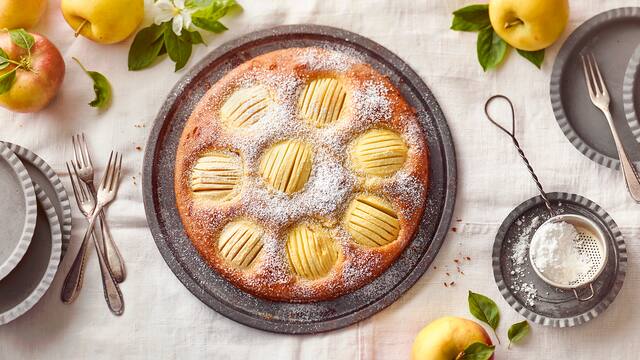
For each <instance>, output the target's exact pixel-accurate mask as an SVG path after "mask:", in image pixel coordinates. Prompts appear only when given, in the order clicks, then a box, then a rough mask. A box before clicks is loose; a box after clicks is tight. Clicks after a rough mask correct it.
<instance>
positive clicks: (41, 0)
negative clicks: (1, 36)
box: [0, 0, 47, 29]
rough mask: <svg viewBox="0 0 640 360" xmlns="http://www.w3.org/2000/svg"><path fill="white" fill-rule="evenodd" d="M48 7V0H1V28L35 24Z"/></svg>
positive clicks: (23, 26) (28, 26) (15, 27)
mask: <svg viewBox="0 0 640 360" xmlns="http://www.w3.org/2000/svg"><path fill="white" fill-rule="evenodd" d="M46 8H47V0H0V29H17V28H30V27H33V26H35V25H36V24H37V23H38V21H39V20H40V17H41V16H42V14H43V13H44V10H45V9H46Z"/></svg>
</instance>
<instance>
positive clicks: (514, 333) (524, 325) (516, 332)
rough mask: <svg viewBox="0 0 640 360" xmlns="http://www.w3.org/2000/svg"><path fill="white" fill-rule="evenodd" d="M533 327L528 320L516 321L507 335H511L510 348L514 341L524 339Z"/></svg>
mask: <svg viewBox="0 0 640 360" xmlns="http://www.w3.org/2000/svg"><path fill="white" fill-rule="evenodd" d="M530 329H531V327H530V326H529V323H528V322H527V320H524V321H521V322H519V323H515V324H513V325H511V327H510V328H509V331H508V332H507V335H508V336H509V346H508V347H509V348H511V344H512V343H517V342H518V341H520V340H522V339H523V338H524V337H525V336H527V335H528V334H529V331H530Z"/></svg>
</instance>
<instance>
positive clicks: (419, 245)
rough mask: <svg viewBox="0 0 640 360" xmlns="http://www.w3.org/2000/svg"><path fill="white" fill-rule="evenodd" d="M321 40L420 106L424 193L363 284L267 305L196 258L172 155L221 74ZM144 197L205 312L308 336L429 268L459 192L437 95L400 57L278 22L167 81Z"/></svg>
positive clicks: (171, 259)
mask: <svg viewBox="0 0 640 360" xmlns="http://www.w3.org/2000/svg"><path fill="white" fill-rule="evenodd" d="M307 46H316V47H327V48H332V49H336V50H342V51H346V52H349V53H351V54H357V56H359V57H361V58H362V59H363V60H364V61H366V62H368V63H369V64H371V65H372V66H373V67H374V68H376V69H377V70H378V71H380V72H381V73H382V74H384V75H386V76H388V77H389V79H390V80H391V81H392V82H393V83H394V84H395V85H396V86H397V87H398V89H399V90H400V91H401V92H402V94H403V95H404V97H405V98H406V99H407V101H408V102H409V103H410V104H411V105H412V106H413V107H414V108H415V109H416V110H417V113H418V117H419V119H420V121H421V123H422V125H423V126H424V129H425V130H426V132H427V134H428V136H427V141H428V146H429V152H430V155H429V156H430V166H429V179H430V184H429V195H428V200H427V205H426V208H425V215H424V216H423V218H422V220H421V224H420V229H419V231H418V233H417V234H416V236H415V238H414V239H413V241H412V242H411V243H410V244H409V245H408V246H407V248H406V249H405V251H404V252H403V253H402V254H401V255H400V257H399V258H398V260H397V261H396V262H395V263H394V264H393V265H392V266H391V267H390V268H389V269H388V270H387V271H386V272H384V273H383V274H382V275H381V276H379V277H378V278H376V279H375V280H374V281H373V282H371V283H370V284H368V285H366V286H364V287H362V288H361V289H359V290H356V291H354V292H352V293H350V294H347V295H344V296H342V297H339V298H337V299H334V300H331V301H320V302H315V303H308V304H296V303H287V302H274V301H269V300H265V299H261V298H257V297H255V296H252V295H250V294H248V293H245V292H243V291H241V290H239V289H238V288H236V287H235V286H233V285H232V284H231V283H229V282H228V281H226V280H225V279H224V278H222V277H221V276H220V275H218V273H217V272H216V271H214V270H213V269H211V268H210V267H209V266H208V265H207V264H206V263H205V261H204V260H203V259H202V258H201V257H200V255H199V254H198V252H197V251H196V249H195V248H194V247H193V245H192V244H191V241H190V240H189V238H188V237H187V236H186V234H185V231H184V228H183V225H182V222H181V220H180V216H179V214H178V212H177V209H176V200H175V195H174V187H173V179H174V168H175V166H174V164H175V152H176V147H177V144H178V140H179V138H180V135H181V133H182V129H183V127H184V124H185V122H186V120H187V119H188V117H189V115H190V114H191V112H192V109H193V108H194V106H195V105H196V104H197V103H198V101H199V100H200V98H201V97H202V96H203V95H204V93H205V92H206V91H207V90H208V89H209V87H210V86H211V85H212V84H214V83H215V82H216V81H217V80H219V79H220V78H221V77H222V76H223V75H224V74H226V73H227V72H228V71H230V70H231V69H233V68H234V67H236V66H238V65H240V64H241V63H243V62H245V61H247V60H249V59H251V58H253V57H255V56H258V55H260V54H264V53H267V52H270V51H273V50H277V49H282V48H290V47H307ZM143 167H144V168H143V197H144V205H145V211H146V214H147V220H148V223H149V227H150V229H151V232H152V234H153V237H154V239H155V242H156V245H157V246H158V249H159V250H160V253H161V254H162V256H163V257H164V259H165V261H166V262H167V264H168V265H169V267H170V268H171V270H173V272H174V273H175V275H176V276H177V277H178V279H180V281H182V283H183V284H184V285H185V286H186V287H187V288H188V289H189V290H190V291H191V292H192V293H193V294H194V295H195V296H197V297H198V298H199V299H200V300H201V301H203V302H204V303H205V304H207V305H208V306H210V307H211V308H212V309H214V310H216V311H217V312H219V313H221V314H222V315H224V316H227V317H228V318H230V319H233V320H235V321H237V322H240V323H242V324H245V325H248V326H251V327H254V328H258V329H262V330H266V331H272V332H278V333H288V334H309V333H317V332H322V331H329V330H334V329H338V328H341V327H344V326H348V325H351V324H353V323H356V322H358V321H361V320H363V319H365V318H367V317H369V316H371V315H373V314H375V313H377V312H378V311H380V310H382V309H384V308H385V307H387V306H388V305H390V304H392V303H393V302H394V301H396V300H397V299H398V298H399V297H400V296H401V295H402V294H403V293H404V292H405V291H407V290H408V289H409V288H410V287H411V286H412V285H413V284H415V282H416V281H417V280H418V279H419V278H420V276H422V274H423V273H424V272H425V271H426V270H427V269H428V267H429V264H430V263H431V262H432V261H433V259H434V258H435V256H436V253H437V252H438V250H439V249H440V247H441V245H442V243H443V241H444V238H445V235H446V233H447V229H448V227H449V224H450V222H451V217H452V214H453V207H454V202H455V195H456V160H455V151H454V146H453V139H452V138H451V134H450V132H449V127H448V126H447V122H446V119H445V117H444V115H443V113H442V111H441V110H440V107H439V106H438V103H437V101H436V99H435V98H434V96H433V94H432V93H431V91H430V90H429V88H428V87H427V86H426V85H425V83H424V82H423V81H422V80H421V79H420V77H419V76H418V74H416V73H415V72H414V71H413V70H412V69H411V68H410V67H409V66H408V65H407V64H406V63H404V62H403V61H402V60H401V59H400V58H399V57H397V56H396V55H394V54H393V53H391V52H390V51H389V50H387V49H385V48H384V47H382V46H381V45H379V44H377V43H375V42H373V41H371V40H369V39H366V38H364V37H362V36H359V35H357V34H354V33H351V32H348V31H345V30H340V29H336V28H331V27H326V26H317V25H291V26H280V27H276V28H272V29H268V30H263V31H258V32H254V33H251V34H248V35H246V36H243V37H241V38H239V39H237V40H233V41H231V42H228V43H226V44H224V45H222V46H220V47H219V48H217V49H215V50H214V51H212V52H211V53H210V54H209V55H208V56H206V57H205V58H204V59H203V60H202V61H200V63H198V64H197V65H196V66H194V68H193V69H192V70H191V71H190V72H189V73H188V74H187V75H185V76H184V77H183V78H182V79H181V80H180V81H179V82H178V83H177V84H176V85H175V87H174V88H173V90H172V91H171V93H170V94H169V96H168V97H167V100H166V101H165V103H164V105H163V106H162V108H161V109H160V112H159V113H158V116H157V118H156V121H155V124H154V126H153V128H152V130H151V134H150V136H149V140H148V144H147V148H146V152H145V159H144V166H143Z"/></svg>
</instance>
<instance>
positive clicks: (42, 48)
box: [0, 31, 64, 112]
mask: <svg viewBox="0 0 640 360" xmlns="http://www.w3.org/2000/svg"><path fill="white" fill-rule="evenodd" d="M31 35H32V36H33V38H34V43H33V46H32V47H31V49H30V50H29V51H27V50H26V49H23V48H21V47H19V46H18V45H16V44H14V43H13V42H12V41H11V38H10V37H9V33H8V32H6V31H3V32H2V33H0V48H2V50H4V52H5V53H6V54H7V55H8V57H9V59H11V60H12V61H14V62H16V63H19V64H21V65H20V66H19V67H18V66H16V65H15V64H14V63H11V64H10V65H9V66H8V67H6V68H4V69H3V70H0V75H4V74H6V73H8V72H11V71H15V80H14V81H13V85H12V86H11V87H10V88H9V90H8V91H7V92H4V93H2V94H0V106H3V107H6V108H7V109H9V110H12V111H16V112H35V111H39V110H41V109H43V108H44V107H45V106H47V104H49V103H50V102H51V100H53V98H54V97H55V96H56V94H57V93H58V90H59V89H60V85H61V84H62V80H63V78H64V60H63V59H62V55H60V51H58V49H57V48H56V47H55V46H54V45H53V44H52V43H51V42H50V41H49V40H47V38H45V37H44V36H42V35H38V34H31ZM16 67H17V69H16Z"/></svg>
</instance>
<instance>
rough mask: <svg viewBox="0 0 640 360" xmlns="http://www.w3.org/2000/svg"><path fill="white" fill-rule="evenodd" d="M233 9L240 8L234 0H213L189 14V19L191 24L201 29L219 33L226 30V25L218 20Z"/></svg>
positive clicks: (239, 9)
mask: <svg viewBox="0 0 640 360" xmlns="http://www.w3.org/2000/svg"><path fill="white" fill-rule="evenodd" d="M234 10H238V11H241V10H242V7H241V6H240V5H239V4H238V3H237V2H235V0H213V1H211V2H210V3H208V5H204V6H201V7H200V9H199V10H197V11H195V12H194V13H193V14H191V21H192V22H193V25H195V26H197V27H199V28H201V29H203V30H207V31H211V32H214V33H221V32H223V31H225V30H227V27H226V26H224V25H223V24H222V23H221V22H219V21H218V20H220V19H221V18H223V17H224V16H225V15H227V14H228V13H229V12H230V11H234Z"/></svg>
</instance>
